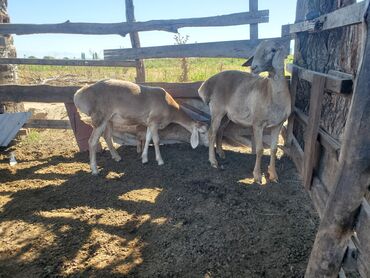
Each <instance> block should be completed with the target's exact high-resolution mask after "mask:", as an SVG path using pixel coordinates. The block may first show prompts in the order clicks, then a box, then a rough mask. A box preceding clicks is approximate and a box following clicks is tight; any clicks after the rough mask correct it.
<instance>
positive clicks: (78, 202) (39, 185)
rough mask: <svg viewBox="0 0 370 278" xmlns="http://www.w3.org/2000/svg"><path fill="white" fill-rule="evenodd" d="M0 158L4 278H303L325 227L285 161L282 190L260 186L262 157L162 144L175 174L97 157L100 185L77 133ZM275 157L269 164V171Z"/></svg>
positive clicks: (167, 168) (52, 136)
mask: <svg viewBox="0 0 370 278" xmlns="http://www.w3.org/2000/svg"><path fill="white" fill-rule="evenodd" d="M13 149H14V150H15V154H16V158H17V160H18V164H17V165H15V166H13V167H11V166H10V165H9V159H8V153H7V152H6V151H4V150H2V151H0V183H1V185H0V277H204V278H206V277H207V278H210V277H303V274H304V271H305V267H306V264H307V261H308V256H309V253H310V249H311V246H312V244H313V240H314V237H315V231H316V229H317V225H318V217H317V215H316V213H314V209H313V208H312V206H311V202H310V200H309V197H308V195H307V194H306V193H305V192H304V190H303V188H302V185H301V181H300V180H299V176H298V174H297V173H296V170H295V168H294V166H293V164H292V162H291V161H290V160H288V159H287V158H286V157H285V156H283V157H281V159H280V160H278V161H277V171H278V173H279V174H280V182H279V183H274V184H266V185H258V184H254V183H253V182H252V169H253V164H254V158H255V156H254V155H251V154H248V153H246V150H244V149H233V150H229V151H227V152H226V155H227V157H226V160H225V161H223V165H224V166H225V170H222V171H221V170H216V169H212V168H211V167H210V166H209V163H208V161H207V154H208V152H207V149H206V148H204V147H200V148H198V149H196V150H192V149H191V147H190V145H187V144H181V145H169V146H162V147H161V150H162V155H163V158H164V160H165V165H164V166H161V167H159V166H158V165H157V164H156V163H155V159H154V150H153V149H152V148H151V149H150V155H149V159H150V161H149V164H148V165H142V164H141V161H140V159H139V157H138V155H137V153H136V149H135V148H134V147H120V148H119V153H120V154H121V156H122V157H123V161H122V162H119V163H117V162H115V161H113V160H112V159H110V155H109V153H108V151H103V152H102V153H101V154H100V155H98V165H99V166H100V167H101V169H102V170H101V173H100V175H99V176H98V177H93V176H91V175H90V172H89V167H88V164H87V162H88V155H87V153H78V152H77V147H76V144H75V142H74V139H73V135H72V133H71V131H45V132H42V133H40V134H39V137H38V138H36V139H33V140H30V139H28V140H23V141H22V142H20V143H18V144H17V145H15V146H14V147H13ZM267 163H268V157H267V156H265V157H264V160H263V169H266V168H267Z"/></svg>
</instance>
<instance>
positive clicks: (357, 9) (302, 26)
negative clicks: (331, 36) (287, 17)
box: [287, 1, 365, 34]
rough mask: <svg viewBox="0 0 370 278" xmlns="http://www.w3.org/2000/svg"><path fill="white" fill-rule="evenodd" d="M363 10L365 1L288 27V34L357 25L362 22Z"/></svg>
mask: <svg viewBox="0 0 370 278" xmlns="http://www.w3.org/2000/svg"><path fill="white" fill-rule="evenodd" d="M364 9H365V1H363V2H360V3H355V4H352V5H349V6H346V7H344V8H341V9H338V10H335V11H333V12H331V13H328V14H325V15H322V16H320V17H318V18H315V19H313V20H306V21H302V22H298V23H295V24H290V25H287V26H289V27H288V28H289V33H290V34H295V33H299V32H307V31H308V32H317V31H324V30H330V29H334V28H339V27H344V26H349V25H353V24H359V23H361V22H362V19H363V14H364Z"/></svg>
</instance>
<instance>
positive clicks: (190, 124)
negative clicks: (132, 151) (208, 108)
mask: <svg viewBox="0 0 370 278" xmlns="http://www.w3.org/2000/svg"><path fill="white" fill-rule="evenodd" d="M74 103H75V105H76V107H77V108H78V110H79V111H81V112H82V113H84V114H86V115H87V116H89V117H90V118H91V124H92V126H93V131H92V133H91V136H90V138H89V153H90V167H91V170H92V174H93V175H96V174H98V169H97V165H96V148H97V145H98V141H99V138H100V136H101V135H103V137H104V139H105V141H106V142H107V145H108V148H109V151H110V153H111V155H112V158H113V159H114V160H116V161H120V160H121V157H120V155H119V154H118V153H117V151H116V150H115V148H114V146H113V142H112V126H113V123H112V122H113V120H114V118H115V117H119V118H120V119H121V120H122V121H123V122H124V124H125V125H127V126H133V125H139V126H146V127H148V128H147V132H146V140H145V146H144V150H143V153H142V163H146V162H148V147H149V144H150V141H151V140H152V139H153V143H154V148H155V155H156V160H157V162H158V165H162V164H163V159H162V156H161V153H160V151H159V136H158V130H159V129H163V128H165V127H166V126H167V125H169V124H170V123H176V124H179V125H181V126H183V127H184V128H185V129H186V130H188V131H189V132H190V133H191V140H190V142H191V146H192V147H193V148H195V147H197V145H198V144H199V132H201V133H205V132H206V131H207V126H206V124H204V123H201V122H198V121H194V120H193V119H191V118H190V117H189V116H188V115H187V114H186V113H185V112H184V111H183V110H182V109H181V108H180V106H179V104H178V103H177V102H176V101H175V100H174V99H173V98H172V97H171V95H170V94H168V93H167V92H166V91H165V90H164V89H162V88H159V87H148V86H142V85H137V84H134V83H131V82H127V81H121V80H113V79H108V80H102V81H99V82H97V83H95V84H92V85H89V86H85V87H83V88H81V89H79V90H78V91H77V92H76V93H75V95H74Z"/></svg>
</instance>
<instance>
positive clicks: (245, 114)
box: [198, 40, 291, 183]
mask: <svg viewBox="0 0 370 278" xmlns="http://www.w3.org/2000/svg"><path fill="white" fill-rule="evenodd" d="M285 53H286V50H285V49H284V48H283V47H282V46H281V45H280V44H279V43H278V42H276V41H273V40H266V41H263V42H261V43H260V44H259V46H258V47H257V49H256V52H255V54H254V56H253V57H251V58H250V59H249V60H248V61H247V62H246V63H245V64H244V65H243V66H251V69H252V73H253V74H250V73H246V72H242V71H235V70H234V71H224V72H221V73H218V74H216V75H214V76H212V77H211V78H209V79H208V80H207V81H205V82H204V83H203V84H202V86H201V87H200V88H199V91H198V92H199V95H200V97H201V98H202V100H203V101H204V102H205V103H206V104H209V107H210V111H211V117H212V120H211V126H210V128H209V161H210V163H211V165H212V166H213V167H216V168H217V167H218V163H217V160H216V157H215V151H214V144H215V140H216V134H217V132H219V135H217V136H218V137H221V138H222V132H223V129H224V128H225V127H226V126H227V124H228V122H229V121H232V122H234V123H236V124H238V125H241V126H245V127H252V128H253V133H254V139H255V145H256V163H255V166H254V170H253V177H254V180H255V181H256V182H259V183H261V181H262V175H261V157H262V155H263V142H262V138H263V130H264V129H265V128H269V129H270V130H271V159H270V165H269V167H268V175H269V179H270V180H271V181H277V179H278V175H277V173H276V169H275V160H276V151H277V142H278V136H279V133H280V130H281V127H282V125H283V123H284V121H285V120H286V119H287V118H288V117H289V115H290V113H291V97H290V92H289V88H288V83H287V80H286V78H285V76H284V58H285V56H286V55H285ZM263 71H267V72H268V73H269V76H268V77H266V78H264V77H260V76H258V74H259V73H261V72H263ZM221 122H222V128H221V130H219V128H220V125H221Z"/></svg>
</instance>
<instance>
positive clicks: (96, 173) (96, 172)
mask: <svg viewBox="0 0 370 278" xmlns="http://www.w3.org/2000/svg"><path fill="white" fill-rule="evenodd" d="M91 175H93V176H97V175H99V171H98V170H93V171H92V172H91Z"/></svg>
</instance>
